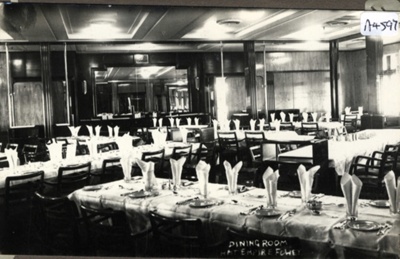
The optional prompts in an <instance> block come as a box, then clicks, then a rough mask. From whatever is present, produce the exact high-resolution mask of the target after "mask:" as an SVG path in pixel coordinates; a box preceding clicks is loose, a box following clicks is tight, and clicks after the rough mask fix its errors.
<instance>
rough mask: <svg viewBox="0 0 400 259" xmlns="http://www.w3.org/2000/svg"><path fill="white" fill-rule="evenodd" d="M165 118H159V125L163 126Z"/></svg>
mask: <svg viewBox="0 0 400 259" xmlns="http://www.w3.org/2000/svg"><path fill="white" fill-rule="evenodd" d="M162 123H163V118H160V119H158V127H160V128H161V127H162Z"/></svg>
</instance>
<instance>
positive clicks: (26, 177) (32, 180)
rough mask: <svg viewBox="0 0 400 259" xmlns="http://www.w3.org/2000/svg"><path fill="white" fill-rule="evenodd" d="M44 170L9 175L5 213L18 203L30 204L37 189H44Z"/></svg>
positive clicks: (8, 212)
mask: <svg viewBox="0 0 400 259" xmlns="http://www.w3.org/2000/svg"><path fill="white" fill-rule="evenodd" d="M43 179H44V172H43V171H37V172H32V173H29V174H23V175H13V176H7V177H6V182H5V190H4V194H5V196H4V202H5V210H4V211H5V215H6V217H7V216H8V215H9V214H10V211H11V209H12V207H14V206H17V205H18V204H25V205H28V206H29V205H30V204H31V201H32V198H33V195H34V193H35V192H36V191H39V190H41V189H42V186H43Z"/></svg>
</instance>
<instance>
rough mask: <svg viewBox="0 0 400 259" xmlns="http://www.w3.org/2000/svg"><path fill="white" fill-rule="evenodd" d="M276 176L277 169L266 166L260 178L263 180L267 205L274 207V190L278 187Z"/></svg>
mask: <svg viewBox="0 0 400 259" xmlns="http://www.w3.org/2000/svg"><path fill="white" fill-rule="evenodd" d="M278 178H279V170H276V171H275V172H274V170H273V169H272V168H271V167H268V168H267V170H265V172H264V174H263V176H262V179H263V182H264V187H265V189H266V190H267V197H268V200H267V206H268V207H273V208H274V207H276V191H277V189H278Z"/></svg>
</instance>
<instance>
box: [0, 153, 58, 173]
mask: <svg viewBox="0 0 400 259" xmlns="http://www.w3.org/2000/svg"><path fill="white" fill-rule="evenodd" d="M4 153H5V154H6V157H7V161H8V167H9V168H10V169H14V168H16V167H17V166H18V152H17V150H15V149H12V148H5V149H4ZM60 154H61V151H60Z"/></svg>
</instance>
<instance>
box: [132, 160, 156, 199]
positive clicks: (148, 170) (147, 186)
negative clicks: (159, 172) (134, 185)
mask: <svg viewBox="0 0 400 259" xmlns="http://www.w3.org/2000/svg"><path fill="white" fill-rule="evenodd" d="M136 163H137V164H138V166H139V167H140V169H141V170H142V175H143V183H144V190H145V191H151V190H153V189H154V188H155V187H156V186H157V179H156V176H155V175H154V162H151V161H150V162H144V161H143V160H140V159H136Z"/></svg>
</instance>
